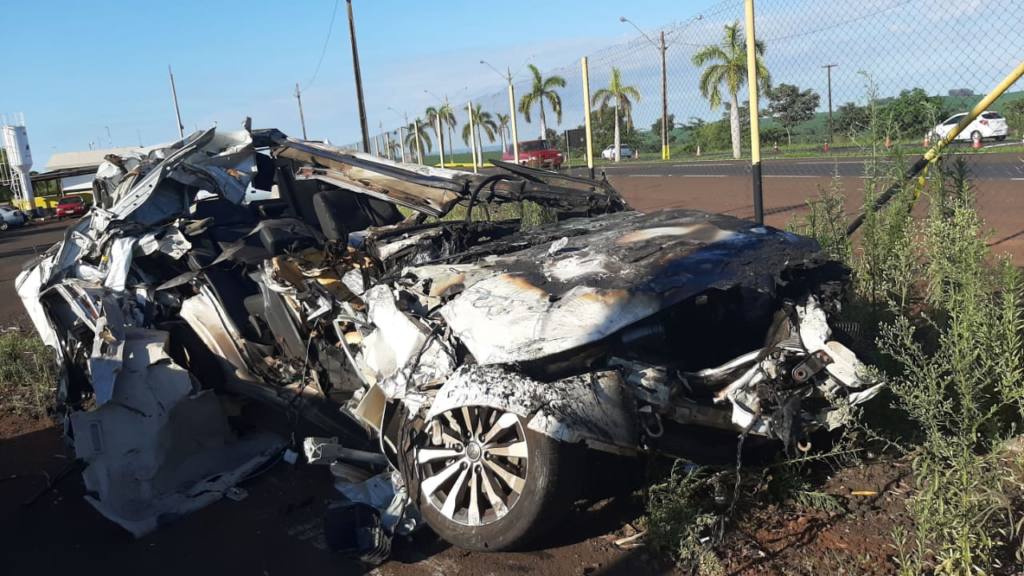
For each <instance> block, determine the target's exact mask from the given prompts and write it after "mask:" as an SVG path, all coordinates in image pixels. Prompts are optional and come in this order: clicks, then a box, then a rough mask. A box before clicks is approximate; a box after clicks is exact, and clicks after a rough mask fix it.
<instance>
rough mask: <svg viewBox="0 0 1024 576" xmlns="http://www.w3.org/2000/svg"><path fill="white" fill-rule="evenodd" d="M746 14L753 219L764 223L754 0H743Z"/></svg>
mask: <svg viewBox="0 0 1024 576" xmlns="http://www.w3.org/2000/svg"><path fill="white" fill-rule="evenodd" d="M743 8H744V12H745V13H746V16H747V96H748V98H749V99H750V177H751V180H752V182H751V183H752V185H753V191H754V221H756V222H757V223H758V224H764V200H763V197H762V188H761V127H760V125H759V122H758V117H757V116H758V108H759V106H758V102H759V101H760V99H759V98H758V97H757V44H756V40H755V37H756V36H755V34H754V0H744V2H743Z"/></svg>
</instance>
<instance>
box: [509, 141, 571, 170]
mask: <svg viewBox="0 0 1024 576" xmlns="http://www.w3.org/2000/svg"><path fill="white" fill-rule="evenodd" d="M501 159H502V160H504V161H506V162H512V161H514V160H515V157H514V156H513V154H512V152H505V153H504V154H502V155H501ZM562 160H563V158H562V152H561V151H560V150H559V149H558V148H556V147H554V146H552V145H551V143H550V142H548V141H547V140H527V141H526V142H520V143H519V163H520V164H522V165H524V166H526V165H530V166H537V167H540V168H552V169H554V170H558V169H559V168H561V167H562Z"/></svg>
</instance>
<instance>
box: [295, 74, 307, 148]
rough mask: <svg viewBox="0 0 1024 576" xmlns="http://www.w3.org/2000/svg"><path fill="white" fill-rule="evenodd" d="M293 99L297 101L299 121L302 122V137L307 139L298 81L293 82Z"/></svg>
mask: <svg viewBox="0 0 1024 576" xmlns="http://www.w3.org/2000/svg"><path fill="white" fill-rule="evenodd" d="M295 99H296V100H298V101H299V123H301V124H302V139H303V140H309V138H308V137H307V136H306V116H305V114H303V113H302V91H301V90H299V83H298V82H296V83H295Z"/></svg>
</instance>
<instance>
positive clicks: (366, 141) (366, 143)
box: [345, 0, 370, 153]
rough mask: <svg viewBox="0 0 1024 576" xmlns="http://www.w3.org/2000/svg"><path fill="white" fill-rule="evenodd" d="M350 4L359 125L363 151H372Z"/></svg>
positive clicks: (353, 19) (354, 22)
mask: <svg viewBox="0 0 1024 576" xmlns="http://www.w3.org/2000/svg"><path fill="white" fill-rule="evenodd" d="M345 1H346V3H347V4H348V32H349V36H350V37H351V38H352V70H353V71H354V72H355V76H356V101H357V102H358V103H359V127H360V128H362V131H363V152H367V153H368V152H369V151H370V128H369V126H367V124H366V103H365V102H364V101H363V75H362V73H361V72H360V71H359V49H358V48H356V21H355V17H354V16H352V0H345Z"/></svg>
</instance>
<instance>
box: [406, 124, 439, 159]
mask: <svg viewBox="0 0 1024 576" xmlns="http://www.w3.org/2000/svg"><path fill="white" fill-rule="evenodd" d="M427 124H428V123H427V122H424V121H423V120H420V119H419V118H417V119H415V120H413V121H412V122H410V123H409V125H408V126H406V127H405V145H406V147H408V148H409V149H410V150H415V151H416V152H415V154H416V161H417V162H419V163H420V164H422V163H423V158H422V156H421V155H422V154H423V153H424V152H431V151H432V150H433V148H434V144H433V142H431V141H430V132H428V131H427V130H428V128H427Z"/></svg>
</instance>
